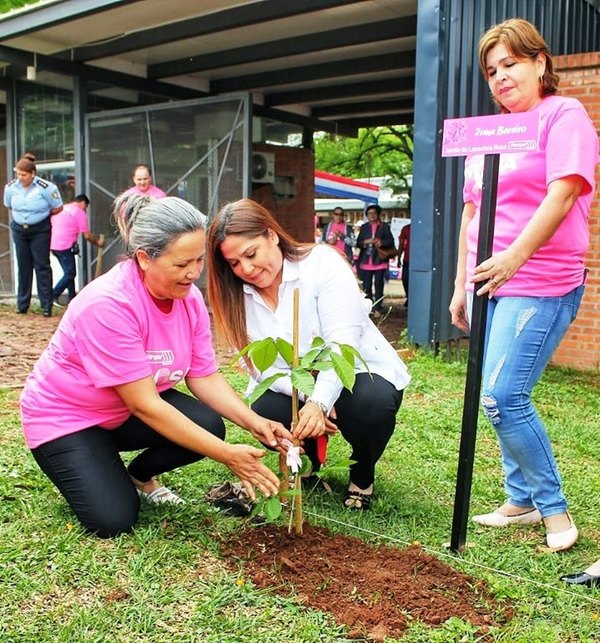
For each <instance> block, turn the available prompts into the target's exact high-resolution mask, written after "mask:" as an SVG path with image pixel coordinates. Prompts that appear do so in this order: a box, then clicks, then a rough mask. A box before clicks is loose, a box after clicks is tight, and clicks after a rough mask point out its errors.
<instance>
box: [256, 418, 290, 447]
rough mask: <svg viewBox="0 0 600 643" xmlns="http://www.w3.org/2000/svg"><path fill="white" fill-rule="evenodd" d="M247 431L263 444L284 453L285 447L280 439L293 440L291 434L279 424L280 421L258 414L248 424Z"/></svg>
mask: <svg viewBox="0 0 600 643" xmlns="http://www.w3.org/2000/svg"><path fill="white" fill-rule="evenodd" d="M248 431H250V433H252V435H253V436H254V437H255V438H256V439H257V440H258V441H259V442H262V443H263V444H264V445H266V446H269V447H271V448H272V449H275V450H276V451H279V453H283V455H285V454H286V453H287V448H286V447H284V446H283V445H282V444H281V441H282V440H284V439H285V440H290V442H291V441H293V439H294V437H293V435H292V434H291V433H290V432H289V431H288V430H287V429H286V428H285V427H284V426H283V424H281V422H274V421H273V420H269V419H267V418H264V417H262V416H260V415H257V416H256V421H255V422H254V423H252V425H250V426H248Z"/></svg>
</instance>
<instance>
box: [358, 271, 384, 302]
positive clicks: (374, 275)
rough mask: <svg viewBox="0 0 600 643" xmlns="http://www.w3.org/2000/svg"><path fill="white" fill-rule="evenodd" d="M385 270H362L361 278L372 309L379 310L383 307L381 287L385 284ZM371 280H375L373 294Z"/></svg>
mask: <svg viewBox="0 0 600 643" xmlns="http://www.w3.org/2000/svg"><path fill="white" fill-rule="evenodd" d="M385 273H386V271H385V270H363V271H362V280H363V284H364V289H365V294H366V295H367V299H370V300H371V301H372V302H373V310H378V311H380V312H381V310H382V308H383V288H384V285H385ZM373 282H375V294H373Z"/></svg>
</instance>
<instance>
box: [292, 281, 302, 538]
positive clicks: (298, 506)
mask: <svg viewBox="0 0 600 643" xmlns="http://www.w3.org/2000/svg"><path fill="white" fill-rule="evenodd" d="M299 317H300V290H299V288H294V317H293V320H294V328H293V339H292V349H293V352H292V368H295V367H296V366H298V335H299V329H298V325H299ZM297 424H298V391H297V390H296V388H295V387H292V431H293V430H294V428H295V427H296V425H297ZM299 445H300V441H299V440H294V446H296V447H297V446H299ZM294 489H295V490H296V491H297V495H295V496H294V498H293V499H294V502H293V505H292V506H293V515H294V531H295V532H296V535H301V534H302V476H301V475H300V473H297V474H296V481H295V485H294Z"/></svg>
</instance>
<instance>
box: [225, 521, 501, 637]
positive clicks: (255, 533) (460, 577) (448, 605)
mask: <svg viewBox="0 0 600 643" xmlns="http://www.w3.org/2000/svg"><path fill="white" fill-rule="evenodd" d="M229 538H231V539H232V540H230V541H229V542H228V543H227V544H226V545H225V546H224V554H225V555H226V557H228V558H229V559H235V560H236V561H241V562H242V565H243V569H244V571H245V573H246V574H247V575H248V577H249V578H251V579H252V581H253V582H254V583H255V584H256V585H257V586H258V587H261V588H272V589H274V591H277V592H278V593H282V594H287V595H293V596H295V597H296V598H297V599H298V600H299V601H300V602H302V603H303V604H304V605H306V606H308V607H312V608H314V609H317V610H321V611H325V612H329V613H331V614H332V615H333V617H334V619H335V620H336V622H337V623H339V624H341V625H346V626H347V627H348V636H349V637H351V638H368V639H369V640H375V641H381V640H383V639H384V638H385V637H388V636H391V637H398V636H400V635H401V634H402V632H403V631H404V630H405V629H406V628H407V626H408V625H409V624H410V622H412V621H415V620H417V621H421V622H422V623H425V624H427V625H429V626H432V627H435V626H439V625H440V624H442V623H444V622H445V621H446V620H448V619H449V618H451V617H453V616H454V617H458V618H460V619H461V620H463V621H469V622H470V623H471V624H472V625H474V626H475V627H477V628H478V630H479V631H480V633H481V634H482V635H483V634H484V633H485V632H486V631H487V630H488V629H489V628H490V627H491V626H494V625H498V624H499V622H500V621H505V620H507V619H508V618H510V616H511V609H510V607H508V606H506V605H502V606H500V605H499V604H497V603H495V602H494V600H493V599H492V597H491V596H490V594H489V593H488V591H487V588H486V585H485V583H484V582H483V581H477V580H475V579H473V578H471V577H469V576H467V575H466V574H463V573H461V572H459V571H456V570H455V569H452V568H451V567H449V566H448V565H445V564H444V563H442V562H440V561H439V560H438V559H437V558H435V557H433V556H431V555H429V554H427V553H425V552H424V551H423V550H422V549H421V548H420V547H418V546H413V547H409V548H407V549H395V548H391V547H387V546H383V545H382V546H377V547H374V546H372V545H370V544H369V543H366V542H364V541H362V540H360V539H358V538H354V537H352V536H346V535H343V534H334V533H332V532H330V531H329V530H327V529H325V528H323V527H314V526H311V525H309V524H305V525H304V533H303V535H302V536H296V535H294V534H288V532H287V529H286V528H283V527H279V526H275V525H265V526H260V527H251V528H248V529H245V530H243V531H241V532H238V533H237V534H235V535H233V536H229Z"/></svg>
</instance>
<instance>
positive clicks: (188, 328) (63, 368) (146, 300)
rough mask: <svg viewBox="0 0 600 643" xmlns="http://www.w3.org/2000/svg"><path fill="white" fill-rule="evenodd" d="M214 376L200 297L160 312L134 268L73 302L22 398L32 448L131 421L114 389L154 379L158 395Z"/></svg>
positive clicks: (120, 268) (120, 267)
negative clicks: (188, 379) (189, 379)
mask: <svg viewBox="0 0 600 643" xmlns="http://www.w3.org/2000/svg"><path fill="white" fill-rule="evenodd" d="M216 371H217V364H216V359H215V353H214V350H213V347H212V338H211V332H210V320H209V316H208V312H207V310H206V305H205V303H204V300H203V298H202V295H201V293H200V291H199V290H198V289H197V288H196V287H195V286H192V289H191V290H190V293H189V295H188V296H187V297H186V298H185V299H176V300H174V301H173V307H172V310H171V312H169V313H163V312H161V311H160V310H159V309H158V307H157V306H156V304H155V303H154V302H153V301H152V299H151V297H150V295H149V294H148V292H147V290H146V288H145V287H144V284H143V282H142V279H141V276H140V270H139V268H138V266H137V264H136V263H135V262H134V261H132V260H127V261H124V262H122V263H119V264H117V265H116V266H114V268H112V269H111V270H110V271H109V272H107V273H106V274H104V275H102V276H100V277H98V278H97V279H95V280H94V281H92V282H91V283H90V284H88V285H87V286H86V287H85V288H83V289H82V290H81V292H80V293H79V294H78V295H77V297H76V298H75V299H74V300H73V301H72V302H71V303H70V304H69V307H68V309H67V311H66V312H65V314H64V315H63V317H62V319H61V321H60V324H59V326H58V329H57V330H56V332H55V333H54V336H53V337H52V339H51V340H50V344H49V345H48V347H47V348H46V350H45V351H44V352H43V353H42V356H41V357H40V358H39V360H38V361H37V362H36V364H35V366H34V368H33V371H32V372H31V374H30V375H29V377H28V378H27V381H26V382H25V388H24V390H23V393H22V395H21V420H22V424H23V431H24V433H25V440H26V442H27V445H28V446H29V447H30V448H35V447H37V446H39V445H40V444H44V443H45V442H49V441H51V440H54V439H56V438H59V437H62V436H63V435H68V434H70V433H75V432H77V431H80V430H82V429H86V428H89V427H91V426H94V425H100V426H102V427H103V428H106V429H114V428H116V427H117V426H119V425H120V424H122V423H123V422H124V421H125V420H126V419H127V418H128V417H129V415H130V413H129V410H128V409H127V407H126V406H125V404H124V403H123V401H122V400H121V398H120V397H119V396H118V395H117V393H116V391H115V389H114V386H117V385H119V384H126V383H128V382H134V381H136V380H140V379H142V378H145V377H148V376H151V377H153V378H154V381H155V382H156V388H157V390H158V391H159V392H162V391H165V390H167V389H170V388H172V387H174V386H175V385H176V384H177V383H178V382H181V381H182V380H184V378H185V377H203V376H207V375H212V374H213V373H215V372H216Z"/></svg>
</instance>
